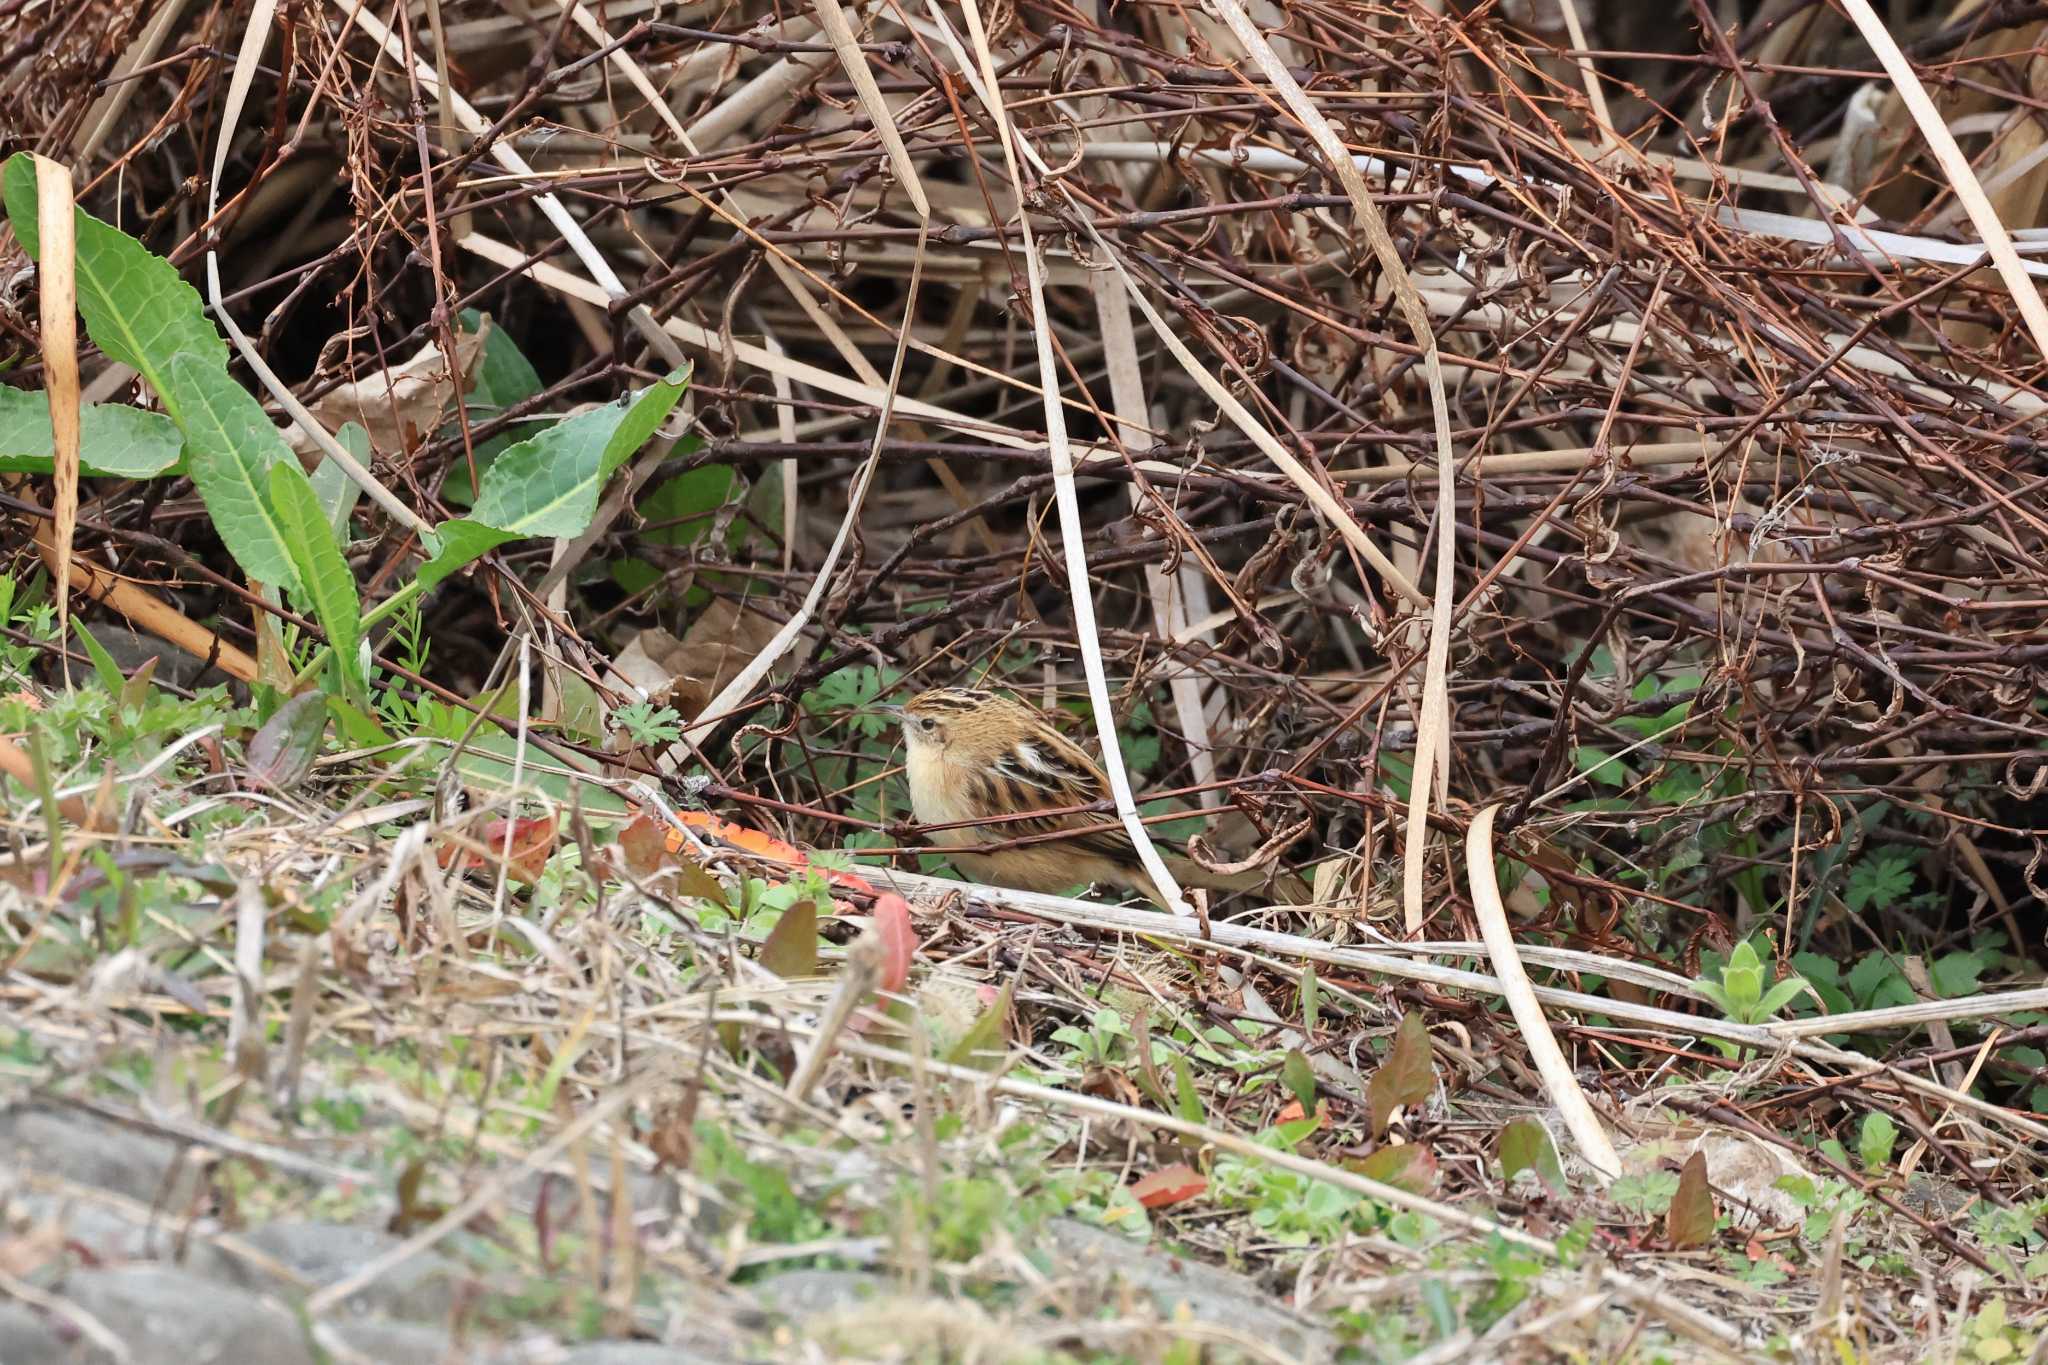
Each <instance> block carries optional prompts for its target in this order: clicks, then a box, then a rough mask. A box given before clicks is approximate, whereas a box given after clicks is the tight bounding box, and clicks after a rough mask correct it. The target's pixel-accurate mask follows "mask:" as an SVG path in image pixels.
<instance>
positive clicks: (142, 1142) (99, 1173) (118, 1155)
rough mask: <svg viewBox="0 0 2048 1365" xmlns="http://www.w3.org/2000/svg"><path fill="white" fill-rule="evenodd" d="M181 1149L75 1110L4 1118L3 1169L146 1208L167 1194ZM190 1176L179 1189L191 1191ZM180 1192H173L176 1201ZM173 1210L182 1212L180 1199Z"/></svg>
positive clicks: (0, 1135) (0, 1133) (30, 1111)
mask: <svg viewBox="0 0 2048 1365" xmlns="http://www.w3.org/2000/svg"><path fill="white" fill-rule="evenodd" d="M178 1151H179V1148H178V1144H177V1143H175V1142H172V1141H170V1140H169V1139H167V1138H161V1137H155V1136H152V1135H150V1134H147V1133H138V1132H135V1131H133V1130H132V1129H128V1128H123V1127H122V1126H121V1125H119V1124H117V1123H109V1122H107V1121H106V1120H105V1119H100V1118H96V1117H94V1116H93V1115H91V1114H86V1113H82V1112H79V1111H75V1110H57V1109H43V1108H34V1107H28V1106H24V1107H22V1108H18V1109H9V1110H6V1111H4V1112H0V1163H4V1164H8V1165H14V1166H19V1167H20V1168H21V1169H23V1170H27V1171H34V1172H35V1173H37V1174H38V1175H51V1176H61V1177H62V1178H64V1179H66V1180H75V1181H77V1182H78V1183H79V1184H81V1185H94V1186H97V1187H99V1188H100V1189H103V1190H113V1191H115V1192H117V1193H119V1194H125V1195H127V1196H128V1197H129V1198H131V1199H139V1200H141V1201H142V1202H143V1203H145V1204H154V1203H156V1202H157V1201H158V1199H159V1197H160V1196H161V1195H162V1193H163V1184H164V1174H165V1172H166V1171H168V1170H169V1169H170V1167H171V1163H172V1162H173V1161H174V1160H175V1159H176V1158H177V1156H178ZM190 1178H191V1177H190V1176H189V1175H184V1174H181V1177H180V1179H179V1181H178V1184H179V1185H180V1186H182V1187H184V1188H185V1189H189V1188H190V1186H189V1184H188V1183H187V1182H188V1181H189V1180H190ZM178 1192H179V1191H175V1190H174V1191H173V1194H174V1196H175V1195H176V1194H177V1193H178ZM166 1206H167V1207H171V1208H182V1207H183V1206H182V1205H181V1204H180V1203H178V1202H177V1200H176V1199H175V1197H174V1198H173V1199H172V1200H170V1201H167V1205H166Z"/></svg>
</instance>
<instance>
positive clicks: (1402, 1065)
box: [1366, 1010, 1436, 1137]
mask: <svg viewBox="0 0 2048 1365" xmlns="http://www.w3.org/2000/svg"><path fill="white" fill-rule="evenodd" d="M1435 1088H1436V1064H1435V1061H1434V1049H1433V1048H1431V1047H1430V1043H1429V1029H1428V1027H1427V1026H1426V1025H1425V1024H1424V1023H1423V1022H1422V1016H1421V1015H1419V1014H1417V1013H1416V1012H1415V1011H1414V1010H1409V1011H1408V1012H1407V1013H1405V1014H1403V1015H1402V1016H1401V1023H1400V1025H1399V1027H1397V1028H1396V1029H1395V1030H1394V1046H1393V1048H1392V1049H1391V1050H1389V1051H1388V1053H1387V1060H1386V1061H1385V1062H1384V1063H1382V1064H1381V1066H1380V1069H1379V1070H1377V1071H1375V1072H1373V1073H1372V1080H1371V1081H1370V1082H1368V1083H1367V1085H1366V1096H1367V1098H1368V1099H1369V1100H1370V1101H1371V1102H1372V1135H1373V1136H1374V1137H1378V1136H1379V1135H1380V1134H1382V1133H1384V1132H1386V1131H1387V1124H1388V1123H1390V1122H1391V1121H1392V1120H1393V1117H1394V1111H1395V1110H1396V1109H1399V1108H1400V1107H1401V1106H1402V1105H1413V1104H1420V1103H1422V1102H1423V1101H1424V1100H1426V1099H1428V1098H1429V1094H1430V1091H1432V1090H1434V1089H1435Z"/></svg>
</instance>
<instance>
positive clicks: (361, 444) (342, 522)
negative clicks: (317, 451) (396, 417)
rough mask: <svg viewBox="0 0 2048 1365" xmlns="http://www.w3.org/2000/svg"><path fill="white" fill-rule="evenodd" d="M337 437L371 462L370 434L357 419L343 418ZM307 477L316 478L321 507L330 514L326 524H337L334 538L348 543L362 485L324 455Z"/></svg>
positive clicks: (342, 443)
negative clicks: (349, 529) (349, 522)
mask: <svg viewBox="0 0 2048 1365" xmlns="http://www.w3.org/2000/svg"><path fill="white" fill-rule="evenodd" d="M334 439H335V440H336V441H338V442H340V443H341V448H342V449H343V450H346V451H347V452H348V453H349V454H351V455H353V456H355V457H356V459H357V460H359V461H361V462H362V463H363V464H364V465H366V466H367V465H368V464H369V463H370V434H369V433H368V432H366V431H364V430H363V429H362V428H361V427H359V426H357V425H356V424H355V423H354V422H343V423H342V424H341V430H339V431H337V432H335V433H334ZM307 477H308V478H310V479H311V480H312V481H313V493H314V495H315V496H316V497H318V498H319V499H320V510H321V511H323V512H325V513H326V514H327V524H328V525H330V526H332V527H333V528H334V538H335V540H337V541H339V542H340V543H341V544H342V545H343V546H344V547H345V546H347V544H348V519H349V518H350V517H351V516H352V515H354V513H355V510H356V503H357V502H358V501H359V500H361V498H362V496H363V489H362V485H361V484H358V483H357V482H356V481H355V480H354V479H351V478H350V477H349V476H348V471H347V470H346V469H343V468H342V467H341V466H340V465H338V464H336V463H335V462H334V461H332V460H329V459H322V460H321V461H320V467H319V468H317V469H315V470H314V471H313V472H312V473H311V474H310V475H308V476H307Z"/></svg>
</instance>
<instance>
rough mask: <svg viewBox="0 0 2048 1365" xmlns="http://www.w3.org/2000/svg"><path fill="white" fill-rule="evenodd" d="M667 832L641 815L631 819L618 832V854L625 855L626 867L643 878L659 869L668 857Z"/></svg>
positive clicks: (648, 816)
mask: <svg viewBox="0 0 2048 1365" xmlns="http://www.w3.org/2000/svg"><path fill="white" fill-rule="evenodd" d="M668 835H669V831H667V830H665V829H663V828H662V827H661V826H660V825H657V824H656V823H654V817H653V816H651V815H648V814H646V813H644V812H643V813H641V814H639V815H636V816H634V817H633V820H632V823H631V824H629V825H627V826H626V827H625V828H624V829H622V830H620V831H619V852H621V853H623V854H625V855H626V867H627V868H628V870H630V871H631V872H633V873H634V875H636V876H641V877H644V876H646V875H647V874H648V873H650V872H653V871H655V870H657V869H658V868H660V866H661V864H662V862H663V860H664V859H665V858H666V857H667V856H668V852H669V848H668Z"/></svg>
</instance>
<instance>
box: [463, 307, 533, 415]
mask: <svg viewBox="0 0 2048 1365" xmlns="http://www.w3.org/2000/svg"><path fill="white" fill-rule="evenodd" d="M490 321H491V319H490V318H489V317H487V316H486V315H485V314H483V313H479V312H478V311H476V309H474V308H465V309H463V310H462V314H461V322H462V330H463V331H465V332H468V333H470V334H471V335H475V334H476V333H478V332H482V331H483V329H484V324H485V323H486V322H490ZM541 387H542V386H541V382H540V374H539V372H538V371H536V370H535V369H534V368H533V362H532V361H530V360H528V359H527V358H526V354H525V352H523V351H521V350H520V349H519V344H518V343H517V342H515V341H514V340H512V336H511V333H509V332H507V331H506V330H505V329H504V328H502V327H499V326H496V325H493V326H492V327H491V330H490V331H488V332H485V333H484V353H483V355H481V356H479V357H478V358H477V362H476V370H475V373H474V376H473V378H472V379H471V381H470V387H469V396H470V397H471V398H474V399H475V400H476V401H477V402H479V403H485V404H488V405H490V406H491V407H494V408H509V407H511V406H512V405H513V404H514V403H523V402H525V401H526V400H527V399H529V398H531V397H533V396H534V395H535V394H537V393H539V392H540V391H541Z"/></svg>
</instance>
